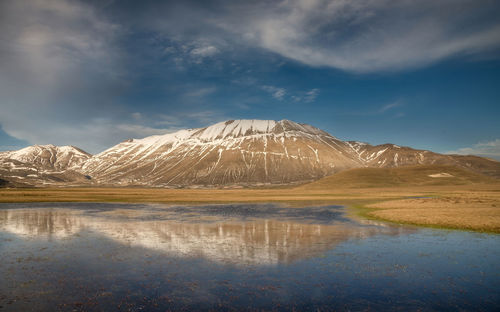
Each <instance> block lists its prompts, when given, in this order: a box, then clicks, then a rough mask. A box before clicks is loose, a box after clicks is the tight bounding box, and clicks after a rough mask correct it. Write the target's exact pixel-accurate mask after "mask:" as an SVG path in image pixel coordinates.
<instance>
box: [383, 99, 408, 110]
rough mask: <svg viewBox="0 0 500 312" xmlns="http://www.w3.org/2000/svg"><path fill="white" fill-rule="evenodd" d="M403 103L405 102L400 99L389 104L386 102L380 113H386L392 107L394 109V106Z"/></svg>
mask: <svg viewBox="0 0 500 312" xmlns="http://www.w3.org/2000/svg"><path fill="white" fill-rule="evenodd" d="M402 105H403V102H402V101H400V100H398V101H394V102H392V103H389V104H386V105H384V106H382V107H381V108H380V110H379V112H380V113H384V112H386V111H388V110H390V109H393V108H396V107H400V106H402Z"/></svg>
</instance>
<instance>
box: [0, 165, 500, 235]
mask: <svg viewBox="0 0 500 312" xmlns="http://www.w3.org/2000/svg"><path fill="white" fill-rule="evenodd" d="M431 175H434V177H432V176H431ZM75 201H77V202H129V203H172V204H174V203H191V204H196V203H237V202H282V203H286V204H288V205H292V206H300V205H322V204H342V205H346V206H348V207H350V208H351V210H350V211H351V212H353V213H356V214H358V215H362V216H364V217H369V218H376V219H381V220H386V221H393V222H401V223H411V224H417V225H424V226H433V227H444V228H456V229H467V230H475V231H485V232H496V233H500V181H498V180H495V179H492V178H489V177H485V176H482V175H478V174H475V173H471V172H469V171H466V170H463V169H457V168H453V167H446V166H421V167H410V168H399V169H353V170H349V171H345V172H341V173H339V174H336V175H333V176H330V177H327V178H324V179H321V180H319V181H316V182H313V183H309V184H305V185H302V186H298V187H289V188H267V189H256V188H254V189H248V188H247V189H160V188H32V189H21V188H18V189H0V202H75Z"/></svg>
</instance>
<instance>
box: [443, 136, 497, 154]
mask: <svg viewBox="0 0 500 312" xmlns="http://www.w3.org/2000/svg"><path fill="white" fill-rule="evenodd" d="M446 153H447V154H459V155H479V156H486V157H492V158H496V159H500V139H496V140H493V141H488V142H479V143H477V144H474V145H473V146H471V147H463V148H459V149H457V150H454V151H448V152H446Z"/></svg>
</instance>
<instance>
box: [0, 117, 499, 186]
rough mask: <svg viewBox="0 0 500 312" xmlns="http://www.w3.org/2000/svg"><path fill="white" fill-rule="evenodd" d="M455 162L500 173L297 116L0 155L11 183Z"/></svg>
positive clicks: (304, 177) (224, 178) (300, 178)
mask: <svg viewBox="0 0 500 312" xmlns="http://www.w3.org/2000/svg"><path fill="white" fill-rule="evenodd" d="M415 165H451V166H456V167H460V168H463V169H467V170H470V171H474V172H477V173H481V174H486V175H489V176H492V177H496V178H500V163H499V162H497V161H494V160H489V159H486V158H482V157H478V156H463V155H443V154H438V153H434V152H431V151H426V150H417V149H413V148H410V147H406V146H399V145H395V144H391V143H387V144H381V145H371V144H368V143H364V142H359V141H342V140H340V139H338V138H336V137H334V136H332V135H330V134H329V133H327V132H325V131H323V130H321V129H319V128H316V127H314V126H311V125H307V124H301V123H296V122H293V121H290V120H286V119H284V120H280V121H274V120H245V119H243V120H228V121H223V122H219V123H216V124H213V125H210V126H207V127H203V128H194V129H184V130H179V131H177V132H174V133H168V134H164V135H155V136H149V137H146V138H142V139H129V140H125V141H123V142H121V143H119V144H117V145H115V146H112V147H110V148H108V149H106V150H105V151H103V152H101V153H98V154H95V155H91V154H88V153H86V152H84V151H83V150H81V149H79V148H77V147H74V146H61V147H57V146H54V145H33V146H29V147H26V148H24V149H20V150H18V151H9V152H0V178H1V179H2V181H8V183H5V182H2V184H3V185H9V183H10V185H13V186H16V185H18V186H22V185H54V184H56V185H57V184H62V185H80V184H84V185H112V186H132V185H137V186H154V187H186V186H191V187H194V186H200V187H201V186H217V185H234V186H236V185H240V186H251V185H266V184H294V183H303V182H306V181H313V180H318V179H320V178H323V177H325V176H329V175H332V174H334V173H337V172H341V171H344V170H346V169H352V168H364V167H368V168H397V167H405V166H415Z"/></svg>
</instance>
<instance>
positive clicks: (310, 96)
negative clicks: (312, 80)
mask: <svg viewBox="0 0 500 312" xmlns="http://www.w3.org/2000/svg"><path fill="white" fill-rule="evenodd" d="M318 95H319V89H316V88H315V89H311V90H310V91H307V92H306V96H305V97H304V101H305V102H306V103H311V102H314V101H315V100H316V98H317V97H318Z"/></svg>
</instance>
